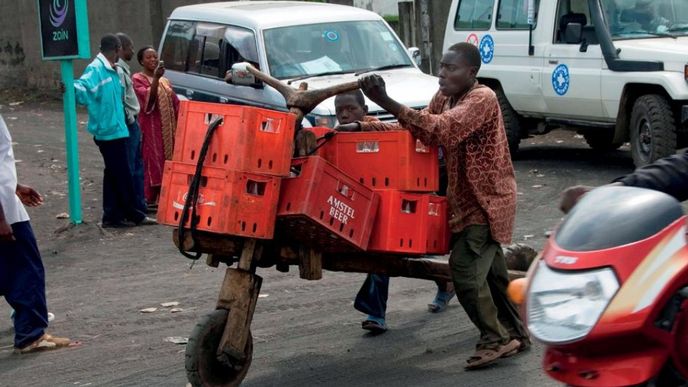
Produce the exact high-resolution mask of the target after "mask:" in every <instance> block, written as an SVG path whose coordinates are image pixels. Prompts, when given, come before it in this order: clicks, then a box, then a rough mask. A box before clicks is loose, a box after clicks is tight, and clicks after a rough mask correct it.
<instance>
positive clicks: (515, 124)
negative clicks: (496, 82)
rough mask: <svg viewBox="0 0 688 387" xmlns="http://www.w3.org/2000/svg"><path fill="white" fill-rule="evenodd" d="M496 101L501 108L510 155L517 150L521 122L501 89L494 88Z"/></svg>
mask: <svg viewBox="0 0 688 387" xmlns="http://www.w3.org/2000/svg"><path fill="white" fill-rule="evenodd" d="M495 94H497V101H499V108H500V109H501V110H502V117H504V129H505V130H506V139H507V141H509V151H510V152H511V156H514V155H515V154H516V153H517V152H518V144H519V143H520V142H521V123H520V122H519V119H518V114H517V113H516V111H515V110H514V108H512V107H511V104H510V103H509V100H508V99H506V95H504V91H502V89H496V90H495Z"/></svg>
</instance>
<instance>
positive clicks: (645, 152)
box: [630, 94, 676, 167]
mask: <svg viewBox="0 0 688 387" xmlns="http://www.w3.org/2000/svg"><path fill="white" fill-rule="evenodd" d="M630 132H631V136H630V137H631V154H632V155H633V163H634V164H635V166H636V167H642V166H643V165H647V164H649V163H651V162H653V161H655V160H657V159H660V158H662V157H665V156H669V155H672V154H674V153H676V121H675V120H674V113H673V112H672V111H671V105H669V102H668V101H667V100H666V98H664V97H663V96H661V95H657V94H650V95H644V96H642V97H640V98H638V99H637V100H636V101H635V103H634V104H633V111H632V112H631V125H630Z"/></svg>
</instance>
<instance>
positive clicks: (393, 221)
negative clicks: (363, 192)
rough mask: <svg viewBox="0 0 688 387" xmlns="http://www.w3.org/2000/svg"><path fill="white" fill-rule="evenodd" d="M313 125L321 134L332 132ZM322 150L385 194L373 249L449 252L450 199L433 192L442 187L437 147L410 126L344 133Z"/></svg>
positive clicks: (415, 252)
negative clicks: (418, 137) (413, 133)
mask: <svg viewBox="0 0 688 387" xmlns="http://www.w3.org/2000/svg"><path fill="white" fill-rule="evenodd" d="M311 130H312V131H313V132H314V133H315V134H316V136H318V137H322V136H323V135H324V134H325V133H326V132H327V130H326V129H323V128H313V129H311ZM317 154H318V155H320V156H321V157H323V158H325V159H327V160H328V161H330V162H331V163H332V164H334V165H335V166H337V168H339V169H341V170H342V171H343V172H344V173H346V174H348V175H349V176H350V177H352V178H354V179H355V180H358V182H360V183H362V184H364V185H366V186H368V187H369V188H371V189H373V190H374V191H375V192H376V193H377V194H378V195H379V197H380V206H379V209H378V213H377V216H376V217H375V223H374V225H373V231H372V235H371V237H370V242H369V243H368V248H367V250H369V251H377V252H388V253H403V254H407V255H409V254H410V255H422V254H446V253H447V252H448V251H449V236H450V233H449V228H448V223H447V212H448V208H447V201H446V198H444V197H440V196H437V195H435V194H433V193H434V192H436V191H437V190H438V189H439V160H438V150H437V148H436V147H428V146H425V145H423V144H422V143H421V142H420V141H418V140H416V139H414V138H413V136H411V134H410V133H409V132H407V131H390V132H355V133H344V132H339V133H337V134H336V135H335V136H334V137H332V138H331V139H330V140H329V141H327V143H326V144H324V145H323V146H322V147H321V148H320V149H319V150H318V152H317Z"/></svg>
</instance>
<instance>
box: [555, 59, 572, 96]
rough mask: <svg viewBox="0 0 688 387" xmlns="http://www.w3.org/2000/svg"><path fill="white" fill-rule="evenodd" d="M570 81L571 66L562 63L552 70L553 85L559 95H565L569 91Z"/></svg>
mask: <svg viewBox="0 0 688 387" xmlns="http://www.w3.org/2000/svg"><path fill="white" fill-rule="evenodd" d="M570 82H571V77H570V75H569V68H568V66H566V65H565V64H560V65H559V66H557V67H556V68H555V69H554V71H552V87H553V88H554V92H555V93H557V94H558V95H564V94H566V92H567V91H569V84H570Z"/></svg>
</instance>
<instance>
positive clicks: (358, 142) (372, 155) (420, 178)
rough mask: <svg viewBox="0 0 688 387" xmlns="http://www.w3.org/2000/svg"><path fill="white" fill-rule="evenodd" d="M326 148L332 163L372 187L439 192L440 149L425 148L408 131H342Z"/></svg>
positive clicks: (324, 152)
mask: <svg viewBox="0 0 688 387" xmlns="http://www.w3.org/2000/svg"><path fill="white" fill-rule="evenodd" d="M323 148H324V149H323V155H324V157H326V158H327V159H328V161H330V162H331V163H333V164H334V165H336V166H337V168H339V169H341V170H342V171H344V173H347V174H348V175H350V176H351V177H353V178H355V179H356V180H358V181H359V182H360V183H362V184H365V185H367V186H368V187H370V188H373V189H395V190H401V191H415V192H435V191H437V190H438V189H439V179H440V178H439V160H438V151H437V147H434V146H431V147H430V146H425V145H423V143H421V142H420V141H418V140H416V139H415V138H413V136H411V134H410V133H409V132H407V131H390V132H355V133H351V132H338V133H337V134H336V135H335V136H334V138H332V139H331V140H330V141H328V143H327V144H326V145H325V146H323Z"/></svg>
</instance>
